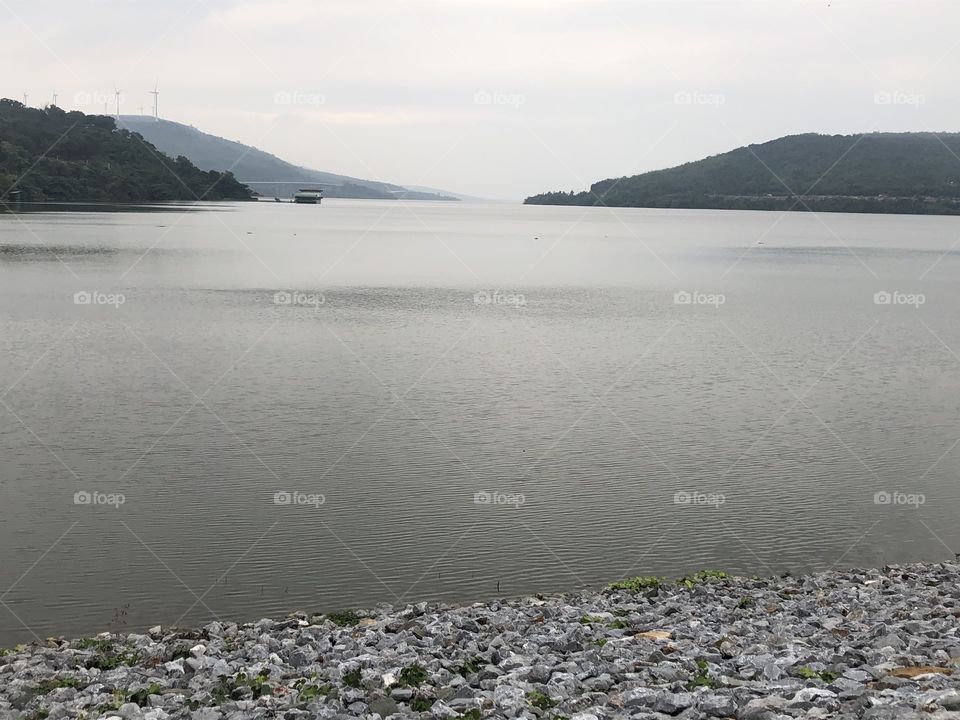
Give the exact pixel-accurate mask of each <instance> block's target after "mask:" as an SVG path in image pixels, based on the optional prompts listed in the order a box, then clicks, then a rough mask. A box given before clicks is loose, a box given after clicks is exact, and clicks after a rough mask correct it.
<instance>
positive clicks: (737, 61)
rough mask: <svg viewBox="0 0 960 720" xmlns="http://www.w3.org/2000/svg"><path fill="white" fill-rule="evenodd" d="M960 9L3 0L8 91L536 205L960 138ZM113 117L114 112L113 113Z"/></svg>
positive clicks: (543, 1) (488, 0)
mask: <svg viewBox="0 0 960 720" xmlns="http://www.w3.org/2000/svg"><path fill="white" fill-rule="evenodd" d="M958 26H960V3H957V2H943V3H940V2H916V1H914V0H910V1H909V2H907V1H906V0H904V1H903V2H877V1H875V0H870V1H869V2H848V1H846V0H831V1H830V2H826V1H811V2H806V1H804V2H779V1H776V0H767V1H763V2H728V1H726V0H717V1H715V2H683V1H678V0H672V1H671V2H644V1H640V0H630V1H619V2H608V1H606V0H570V1H567V0H196V1H194V2H191V1H188V0H60V1H59V2H53V1H51V0H29V2H13V0H0V58H2V60H3V67H4V68H5V69H6V70H5V72H4V73H3V79H2V80H0V94H2V95H3V96H7V97H13V98H17V99H22V95H23V93H24V92H25V91H26V92H27V93H28V94H29V95H28V102H29V104H30V105H41V104H46V103H48V102H50V100H51V95H52V92H53V91H54V89H56V91H57V92H58V93H59V102H58V104H59V105H60V106H61V107H63V108H64V109H68V110H69V109H79V110H83V111H85V112H103V103H104V102H105V101H106V100H107V99H108V97H109V99H110V104H111V107H113V101H112V95H113V89H114V82H116V83H117V86H118V87H119V88H120V90H121V91H122V93H123V104H122V106H121V112H122V113H130V114H135V113H139V112H140V106H143V108H144V112H149V111H150V107H151V104H152V96H150V95H149V94H148V92H147V91H149V90H151V89H153V86H154V82H155V81H156V80H157V78H159V81H160V92H161V95H160V114H161V116H162V117H165V118H168V119H171V120H177V121H179V122H184V123H188V124H192V125H195V126H197V127H198V128H200V129H201V130H204V131H206V132H211V133H214V134H216V135H221V136H223V137H227V138H230V139H235V140H239V141H241V142H244V143H248V144H251V145H255V146H257V147H260V148H262V149H264V150H267V151H269V152H273V153H275V154H277V155H279V156H280V157H282V158H284V159H286V160H289V161H291V162H295V163H297V164H301V165H306V166H309V167H313V168H316V169H319V170H327V171H331V172H338V173H344V174H348V175H355V176H358V177H364V178H368V179H380V180H388V181H391V182H398V183H405V184H420V185H431V186H434V187H441V188H445V189H449V190H454V191H459V192H464V193H470V194H475V195H481V196H485V197H494V198H506V199H519V198H522V197H524V196H525V195H529V194H533V193H536V192H539V191H543V190H550V189H563V190H569V189H574V188H576V189H583V188H586V187H587V186H589V184H590V183H592V182H594V181H596V180H600V179H603V178H607V177H617V176H620V175H629V174H634V173H637V172H642V171H644V170H651V169H656V168H660V167H667V166H670V165H675V164H678V163H681V162H685V161H687V160H695V159H699V158H701V157H703V156H705V155H709V154H714V153H717V152H723V151H725V150H729V149H732V148H734V147H736V146H739V145H742V144H746V143H749V142H761V141H764V140H769V139H773V138H775V137H779V136H781V135H786V134H792V133H799V132H809V131H816V132H830V133H854V132H861V131H869V130H896V131H905V130H958V129H960V126H958V121H957V117H958V114H957V111H958V109H960V102H958V99H960V98H958V96H960V87H958V84H957V82H956V70H957V67H958V65H960V36H958V35H957V33H956V28H957V27H958ZM111 112H113V111H112V110H111Z"/></svg>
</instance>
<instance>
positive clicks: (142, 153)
mask: <svg viewBox="0 0 960 720" xmlns="http://www.w3.org/2000/svg"><path fill="white" fill-rule="evenodd" d="M18 190H19V191H20V193H21V195H20V199H21V200H23V201H27V202H49V201H71V202H77V201H89V202H144V201H163V200H197V199H203V200H249V199H250V195H251V192H250V189H249V188H248V187H247V186H245V185H243V184H241V183H240V182H238V181H237V179H236V178H234V177H233V175H232V174H230V173H229V172H227V173H220V172H215V171H212V172H204V171H203V170H200V169H199V168H198V167H196V166H195V165H194V164H193V163H191V162H190V161H189V160H187V159H186V158H183V157H180V158H177V159H173V158H170V157H168V156H166V155H164V154H162V153H161V152H160V151H159V150H157V149H156V148H155V147H154V146H153V145H151V144H150V143H148V142H146V141H145V140H143V138H141V137H140V136H138V135H136V134H135V133H131V132H129V131H128V130H122V129H118V128H117V127H116V123H115V122H114V119H113V118H111V117H105V116H101V115H84V114H83V113H81V112H64V111H63V110H61V109H59V108H57V107H48V108H44V109H42V110H41V109H37V108H28V107H25V106H24V105H23V104H22V103H19V102H16V101H14V100H7V99H2V100H0V203H8V202H9V201H10V199H11V198H10V194H11V193H12V192H15V191H18ZM2 207H3V205H2V204H0V208H2Z"/></svg>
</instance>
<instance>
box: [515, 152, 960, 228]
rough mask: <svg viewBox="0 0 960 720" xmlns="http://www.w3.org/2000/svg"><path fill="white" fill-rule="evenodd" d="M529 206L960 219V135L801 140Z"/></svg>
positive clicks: (537, 199)
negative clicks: (882, 214)
mask: <svg viewBox="0 0 960 720" xmlns="http://www.w3.org/2000/svg"><path fill="white" fill-rule="evenodd" d="M798 196H803V197H802V199H801V198H799V197H798ZM526 202H527V203H529V204H539V205H608V206H614V207H661V208H723V209H747V210H789V209H793V210H823V211H835V212H891V213H943V214H960V134H958V133H938V134H933V133H871V134H867V135H863V136H859V135H816V134H806V135H791V136H787V137H782V138H780V139H778V140H772V141H770V142H766V143H762V144H759V145H750V146H749V147H742V148H738V149H736V150H732V151H730V152H727V153H723V154H721V155H714V156H712V157H708V158H706V159H704V160H698V161H696V162H690V163H686V164H684V165H679V166H677V167H673V168H669V169H666V170H655V171H653V172H647V173H643V174H642V175H634V176H632V177H624V178H620V179H610V180H603V181H601V182H598V183H595V184H594V185H593V186H592V187H591V188H590V190H589V192H570V193H564V192H554V193H544V194H542V195H535V196H533V197H529V198H527V200H526Z"/></svg>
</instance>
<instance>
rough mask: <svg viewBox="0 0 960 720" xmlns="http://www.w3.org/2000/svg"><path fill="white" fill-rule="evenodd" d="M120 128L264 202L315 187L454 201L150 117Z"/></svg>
mask: <svg viewBox="0 0 960 720" xmlns="http://www.w3.org/2000/svg"><path fill="white" fill-rule="evenodd" d="M120 127H123V128H126V129H128V130H130V131H132V132H137V133H140V134H141V135H142V136H143V137H145V138H146V139H147V140H149V141H150V142H152V143H153V144H154V145H156V146H157V147H158V148H160V149H161V150H163V151H164V152H166V153H169V154H170V155H184V156H185V157H188V158H190V160H191V161H193V162H194V163H196V164H197V166H199V167H202V168H206V169H208V170H210V169H214V168H217V169H222V168H231V169H232V170H233V173H234V174H235V175H236V176H237V177H238V178H239V179H240V180H241V181H242V182H245V183H247V184H248V185H249V186H250V187H252V188H253V189H254V190H256V191H257V192H259V193H262V194H263V195H266V196H270V197H273V196H280V197H289V196H290V195H292V194H293V193H294V192H296V191H297V189H298V188H299V187H307V186H314V185H319V186H320V187H322V188H323V191H324V194H325V195H326V196H327V197H339V198H364V199H379V200H394V199H401V198H402V199H407V200H456V199H458V198H457V197H455V196H453V195H452V194H450V193H444V192H433V191H427V192H423V191H419V190H415V189H411V188H405V187H401V186H400V185H393V184H391V183H385V182H379V181H376V180H362V179H360V178H355V177H348V176H346V175H337V174H335V173H329V172H323V171H322V170H311V169H310V168H305V167H300V166H299V165H293V164H291V163H288V162H286V161H285V160H281V159H280V158H278V157H277V156H276V155H271V154H270V153H268V152H264V151H263V150H259V149H257V148H255V147H251V146H249V145H244V144H242V143H239V142H235V141H233V140H227V139H225V138H221V137H217V136H216V135H210V134H208V133H205V132H202V131H201V130H198V129H197V128H195V127H192V126H190V125H183V124H182V123H178V122H172V121H170V120H163V119H161V120H155V119H154V118H152V117H149V116H141V115H121V116H120Z"/></svg>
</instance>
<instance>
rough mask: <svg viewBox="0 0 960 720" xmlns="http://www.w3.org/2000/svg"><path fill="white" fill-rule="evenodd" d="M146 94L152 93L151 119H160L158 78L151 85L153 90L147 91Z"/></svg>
mask: <svg viewBox="0 0 960 720" xmlns="http://www.w3.org/2000/svg"><path fill="white" fill-rule="evenodd" d="M147 92H148V94H150V95H153V119H154V120H159V119H160V78H157V82H156V84H155V85H154V86H153V90H149V91H147Z"/></svg>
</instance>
